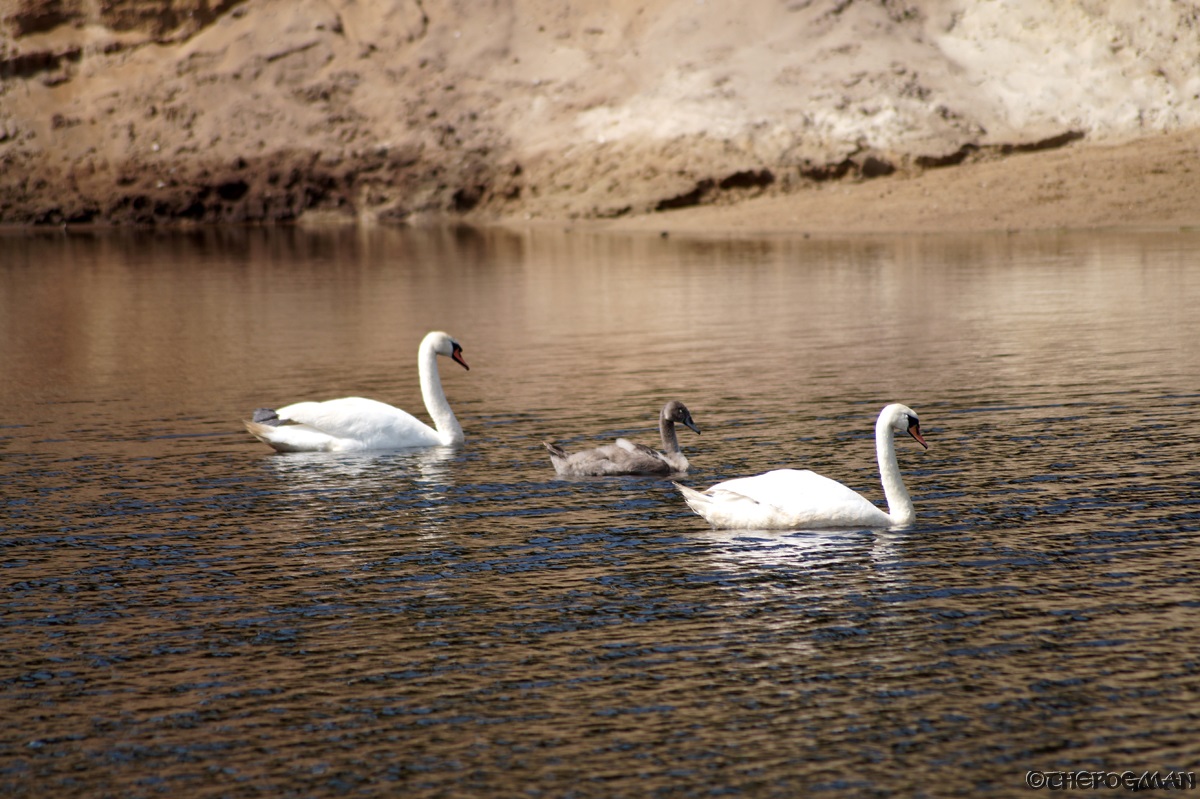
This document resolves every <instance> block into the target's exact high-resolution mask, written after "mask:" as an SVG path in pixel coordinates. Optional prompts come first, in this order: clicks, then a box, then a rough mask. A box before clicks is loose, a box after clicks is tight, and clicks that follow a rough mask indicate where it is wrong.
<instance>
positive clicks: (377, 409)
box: [276, 397, 441, 446]
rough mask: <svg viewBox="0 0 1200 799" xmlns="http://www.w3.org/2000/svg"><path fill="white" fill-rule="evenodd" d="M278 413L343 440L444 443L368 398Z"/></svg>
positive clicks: (413, 421)
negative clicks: (406, 440)
mask: <svg viewBox="0 0 1200 799" xmlns="http://www.w3.org/2000/svg"><path fill="white" fill-rule="evenodd" d="M276 413H277V414H278V415H279V418H280V419H282V420H284V421H285V422H292V423H295V424H302V425H307V426H308V427H311V428H313V429H315V430H319V431H321V432H323V433H325V434H327V435H330V436H332V437H334V438H339V439H350V440H355V441H360V442H364V443H368V444H369V443H371V442H372V441H373V440H374V439H376V438H384V439H394V438H402V439H412V440H413V445H414V446H415V445H419V444H420V443H422V440H423V439H425V438H428V439H429V441H430V443H432V444H438V443H441V442H440V439H439V438H438V435H437V431H435V430H434V429H433V428H431V427H429V426H428V425H426V424H425V423H424V422H422V421H421V420H420V419H417V418H416V417H415V416H413V415H412V414H410V413H408V412H406V411H402V410H400V409H399V408H395V407H393V406H391V405H388V404H387V403H384V402H379V401H378V400H373V399H366V398H364V397H344V398H342V399H335V400H328V401H326V402H297V403H295V404H294V405H288V406H287V407H284V408H280V409H279V410H278V411H276Z"/></svg>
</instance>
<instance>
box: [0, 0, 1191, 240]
mask: <svg viewBox="0 0 1200 799" xmlns="http://www.w3.org/2000/svg"><path fill="white" fill-rule="evenodd" d="M3 14H4V16H3V18H2V19H0V223H10V224H13V223H15V224H29V223H44V224H59V223H117V224H146V223H151V224H164V223H176V222H194V223H214V222H244V221H267V222H270V221H294V220H299V219H308V220H314V219H331V218H334V219H349V220H358V221H384V222H389V221H392V222H402V221H419V220H422V219H427V218H431V217H432V218H440V217H441V216H443V215H456V216H462V217H465V218H468V219H472V220H486V221H491V220H496V219H503V220H509V221H512V220H517V221H524V220H563V219H576V220H579V219H590V220H609V221H601V222H599V223H598V224H607V225H622V226H632V227H639V226H642V227H647V226H670V227H675V228H679V227H687V226H689V225H692V226H695V227H696V228H697V229H713V228H714V227H722V226H725V227H731V228H738V229H761V230H770V229H789V228H795V227H800V228H802V229H805V230H909V229H950V228H953V229H963V228H967V229H983V228H1013V227H1018V228H1026V227H1047V226H1050V227H1059V226H1116V225H1131V224H1132V225H1195V224H1200V208H1198V207H1197V205H1198V203H1197V201H1196V200H1195V199H1194V198H1195V197H1197V196H1198V194H1197V191H1196V190H1197V189H1198V188H1200V185H1198V184H1200V181H1198V180H1197V174H1198V173H1197V172H1196V171H1195V170H1194V169H1193V167H1192V164H1193V163H1194V162H1195V155H1196V153H1197V150H1200V134H1198V133H1197V132H1198V131H1200V72H1198V71H1197V70H1196V69H1195V64H1197V63H1200V7H1198V6H1197V5H1196V4H1193V3H1185V2H1171V0H1048V1H1047V0H1013V2H1010V3H1004V4H999V3H990V2H981V1H979V0H911V1H910V2H904V0H874V1H873V2H867V1H866V0H791V2H779V1H778V0H749V2H745V3H739V4H728V3H718V2H715V0H640V1H635V0H607V2H597V3H590V4H569V5H564V4H562V3H559V2H553V1H552V0H498V2H495V3H492V4H490V5H488V6H480V5H479V4H478V3H476V2H473V0H458V1H457V2H456V1H455V0H380V1H379V2H371V3H365V2H361V0H170V1H169V2H163V0H111V1H110V2H105V3H95V2H89V1H88V0H15V2H13V3H10V4H6V6H5V11H4V12H3ZM680 209H688V210H685V211H684V212H682V213H681V212H680ZM665 212H671V213H669V214H668V213H665ZM664 220H667V221H665V222H664Z"/></svg>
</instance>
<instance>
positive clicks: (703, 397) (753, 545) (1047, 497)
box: [0, 229, 1200, 797]
mask: <svg viewBox="0 0 1200 799" xmlns="http://www.w3.org/2000/svg"><path fill="white" fill-rule="evenodd" d="M0 253H2V254H0V401H2V403H3V405H2V406H0V407H3V415H2V416H0V698H2V700H3V704H4V707H5V708H6V711H7V712H6V714H5V718H6V720H7V724H6V730H5V732H4V733H3V734H0V789H2V790H3V791H4V792H5V793H6V794H9V795H17V796H59V797H71V796H89V797H93V796H109V795H112V796H128V797H137V796H161V795H167V794H172V793H174V794H178V795H186V796H190V797H207V796H213V797H216V796H261V795H270V796H334V795H339V796H340V795H345V794H348V793H355V794H368V795H370V794H375V795H406V796H470V795H494V796H518V795H520V796H534V797H536V796H547V797H550V796H553V797H563V796H607V797H612V796H659V795H661V796H712V795H732V796H755V797H759V796H780V797H793V796H798V795H844V794H850V795H867V796H869V795H880V796H885V795H955V796H957V795H963V794H966V793H970V794H992V795H1013V794H1016V793H1020V792H1023V791H1024V790H1025V787H1024V786H1025V775H1026V772H1027V771H1029V770H1031V769H1041V770H1075V769H1087V770H1113V771H1124V770H1134V771H1137V772H1139V773H1140V772H1141V771H1143V770H1156V769H1157V770H1168V769H1184V770H1188V769H1190V770H1195V769H1196V768H1197V766H1198V765H1200V763H1198V761H1200V743H1197V740H1198V739H1197V736H1196V734H1195V730H1196V726H1197V720H1198V715H1197V713H1198V711H1197V707H1198V705H1197V697H1198V696H1200V656H1198V655H1197V653H1198V652H1200V628H1198V625H1197V619H1198V614H1200V556H1198V554H1197V548H1196V533H1197V530H1198V529H1200V501H1198V499H1197V497H1198V496H1200V492H1198V487H1200V466H1197V465H1196V452H1197V444H1198V440H1197V434H1196V431H1195V427H1194V424H1193V419H1194V417H1195V413H1196V408H1197V403H1198V398H1200V385H1198V380H1197V375H1200V348H1198V347H1197V346H1196V344H1195V342H1196V341H1198V340H1200V307H1198V306H1197V304H1196V302H1195V298H1196V297H1198V296H1200V270H1198V269H1197V268H1196V267H1195V264H1196V263H1197V259H1198V258H1200V236H1197V235H1195V234H1161V233H1160V234H1154V235H1144V236H1131V235H1115V234H1087V235H1083V234H1042V235H1030V236H1025V235H1020V236H1005V235H996V236H971V237H921V238H915V237H914V238H906V237H894V238H855V239H816V238H814V239H800V238H797V239H790V238H768V239H748V240H722V239H716V238H681V237H671V238H668V239H664V238H660V237H656V236H630V237H624V236H597V235H591V234H587V233H583V232H569V231H535V232H519V233H518V232H505V231H487V232H480V231H475V230H470V229H438V230H425V231H397V230H378V231H370V232H345V231H337V232H328V231H319V232H312V231H302V230H277V231H264V230H222V231H215V230H214V231H210V230H205V231H197V232H194V233H135V234H127V233H122V234H117V233H97V234H86V233H73V234H61V233H55V234H48V233H36V234H28V235H20V234H13V235H8V236H6V237H5V238H4V239H3V240H2V241H0ZM431 329H443V330H447V331H449V332H451V333H452V334H453V335H455V336H456V337H457V338H458V339H459V340H460V341H461V342H462V344H463V347H464V350H465V355H466V359H467V361H468V362H469V363H470V364H471V369H470V371H469V372H468V371H463V370H462V369H460V368H459V367H458V366H456V365H455V364H453V363H451V362H449V361H448V360H445V359H443V360H442V366H441V371H442V376H443V382H444V385H445V387H446V391H447V394H448V396H449V398H450V402H451V404H452V405H453V406H454V408H455V409H456V411H457V413H458V415H459V418H460V420H461V421H462V423H463V426H464V428H465V430H466V435H467V439H468V440H467V445H466V446H465V447H464V448H461V449H447V450H440V449H433V450H425V451H412V452H395V453H369V454H360V455H340V456H339V455H287V456H282V455H275V454H273V453H271V452H270V450H268V449H267V448H266V447H264V446H263V445H261V444H259V443H258V442H256V441H254V440H253V439H252V438H250V437H249V436H248V435H247V434H246V433H245V432H244V431H243V430H242V429H241V426H240V421H239V420H240V419H242V418H244V417H246V416H247V415H248V414H249V412H250V411H251V410H252V409H253V408H255V407H259V406H263V405H267V406H270V405H275V406H278V405H282V404H285V403H287V402H290V401H295V400H299V399H326V398H331V397H335V396H344V395H350V394H359V395H365V396H371V397H375V398H377V399H382V400H385V401H388V402H391V403H393V404H396V405H399V406H400V407H403V408H406V409H408V410H410V411H412V412H414V413H415V414H416V415H417V416H419V417H422V418H426V414H425V412H424V410H423V408H422V407H421V400H420V394H419V389H418V386H417V380H416V363H415V360H416V347H417V344H418V342H419V341H420V338H421V336H422V335H423V334H424V333H425V332H426V331H428V330H431ZM671 398H678V399H682V400H684V401H685V402H686V403H687V404H688V406H689V408H691V410H692V412H693V414H694V416H695V419H696V422H697V423H698V425H699V426H700V428H701V429H702V431H703V433H702V434H701V435H699V436H696V435H694V434H692V433H691V432H690V431H687V430H682V431H681V433H680V435H681V443H682V445H683V447H684V450H685V452H686V453H687V455H688V457H689V458H690V459H691V462H692V464H693V469H692V472H691V474H690V475H689V476H688V477H687V478H686V482H687V483H689V484H691V485H699V486H704V485H708V484H710V483H713V482H716V481H718V480H721V479H725V478H728V477H733V476H738V475H743V474H750V473H754V472H757V471H762V470H765V469H769V468H775V467H779V466H797V467H801V468H812V469H815V470H818V471H820V472H822V473H824V474H827V475H829V476H831V477H834V478H836V479H839V480H842V481H843V482H846V483H847V484H849V485H851V486H853V487H855V488H856V489H858V490H860V491H862V492H863V493H865V494H866V495H867V496H868V497H869V498H871V499H872V500H874V501H877V502H881V501H882V497H881V493H882V492H881V490H880V488H879V484H878V476H877V469H876V466H875V464H874V461H873V454H874V453H873V443H872V438H871V436H872V428H873V423H874V418H875V415H876V414H877V413H878V411H879V409H880V408H881V407H882V406H883V405H884V404H886V403H888V402H891V401H900V402H904V403H906V404H908V405H910V406H912V407H913V408H915V409H916V410H917V411H918V412H919V413H920V415H921V422H922V430H923V431H924V432H925V436H926V438H927V440H928V441H929V443H930V445H931V448H930V449H929V450H928V451H922V450H921V449H920V448H919V447H918V446H916V445H915V444H913V443H912V442H907V443H904V442H901V443H900V445H899V449H900V463H901V469H902V471H903V473H904V475H905V478H906V480H907V483H908V486H909V489H910V491H911V492H912V494H913V496H914V499H915V501H916V504H917V512H918V520H917V523H916V524H915V525H914V526H912V527H911V528H909V529H906V530H902V531H869V530H851V531H840V532H826V533H821V534H815V533H810V532H804V531H784V532H773V533H769V532H763V533H744V532H743V533H728V532H721V531H713V530H710V529H709V528H708V527H707V525H706V524H705V523H704V522H703V521H702V520H701V519H699V518H698V517H696V516H693V515H691V514H690V512H689V511H688V510H687V508H686V506H684V504H683V503H682V501H681V499H680V498H679V496H678V494H677V493H676V492H675V490H674V489H673V488H672V486H671V485H670V483H669V482H668V481H665V480H660V479H654V478H613V479H574V480H559V479H557V478H556V477H555V475H554V473H553V470H552V469H551V468H550V465H549V462H548V460H547V458H546V457H545V452H544V450H543V449H542V448H541V444H540V442H541V441H542V440H543V439H550V440H555V441H557V442H559V443H560V444H562V445H563V446H565V447H566V448H568V449H572V448H575V447H582V446H588V445H591V444H594V443H598V442H602V441H607V440H611V439H612V438H614V437H616V436H618V435H625V436H630V437H633V438H635V439H637V440H640V441H643V442H646V443H653V442H654V437H655V431H654V420H655V415H656V413H657V410H658V408H659V407H661V405H662V404H663V403H664V402H665V401H666V400H667V399H671Z"/></svg>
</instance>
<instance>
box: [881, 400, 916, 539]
mask: <svg viewBox="0 0 1200 799" xmlns="http://www.w3.org/2000/svg"><path fill="white" fill-rule="evenodd" d="M875 456H876V458H877V459H878V460H879V478H880V480H882V481H883V495H884V496H885V497H886V498H887V504H888V516H891V517H892V524H895V525H902V524H912V523H913V520H914V519H916V518H917V513H916V511H915V510H914V509H913V503H912V497H910V496H909V495H908V489H907V488H905V487H904V480H903V479H902V478H901V477H900V464H899V462H897V460H896V435H895V433H894V432H893V430H892V425H891V423H890V422H888V420H886V419H884V418H883V417H880V418H879V421H878V422H876V423H875Z"/></svg>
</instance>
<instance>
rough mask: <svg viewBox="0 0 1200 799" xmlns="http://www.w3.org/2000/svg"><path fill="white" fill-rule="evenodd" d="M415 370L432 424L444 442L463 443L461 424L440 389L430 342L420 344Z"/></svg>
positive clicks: (435, 360)
mask: <svg viewBox="0 0 1200 799" xmlns="http://www.w3.org/2000/svg"><path fill="white" fill-rule="evenodd" d="M417 370H418V371H419V372H420V375H421V397H422V398H424V400H425V410H427V411H429V418H431V419H433V426H434V427H436V428H437V431H438V435H440V436H441V437H442V441H443V443H445V444H461V443H463V440H464V438H463V429H462V425H460V424H459V423H458V419H457V418H456V417H455V416H454V411H452V410H451V409H450V403H449V402H448V401H447V400H446V392H445V390H443V389H442V376H441V374H440V373H439V372H438V364H437V351H436V350H435V349H434V348H433V346H432V345H430V344H425V343H422V344H421V351H420V354H419V356H418V358H417Z"/></svg>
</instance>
